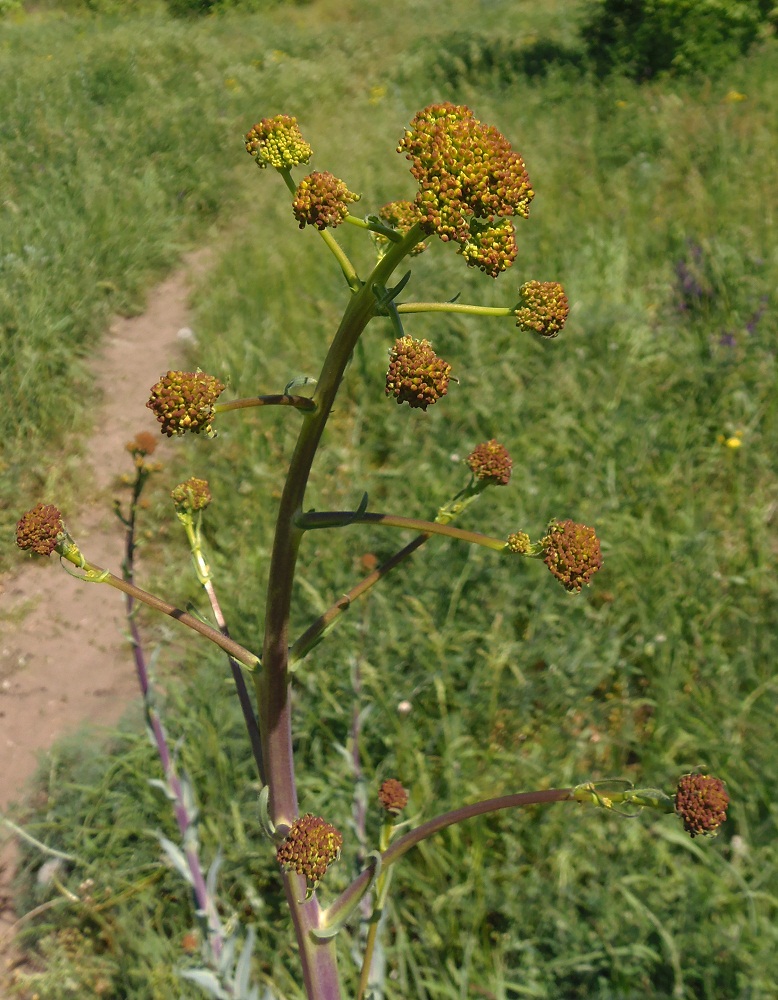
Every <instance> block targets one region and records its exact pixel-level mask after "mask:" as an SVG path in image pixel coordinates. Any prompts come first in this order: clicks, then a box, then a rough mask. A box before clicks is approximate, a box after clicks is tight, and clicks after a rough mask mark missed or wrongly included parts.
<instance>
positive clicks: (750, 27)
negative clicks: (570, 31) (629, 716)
mask: <svg viewBox="0 0 778 1000" xmlns="http://www.w3.org/2000/svg"><path fill="white" fill-rule="evenodd" d="M772 20H774V4H773V2H772V0H593V2H592V3H591V4H590V7H589V9H588V12H587V14H586V18H585V21H584V24H583V27H582V38H583V40H584V44H585V45H586V49H587V52H588V54H589V57H590V59H591V60H592V63H593V65H594V67H595V70H596V72H597V73H598V74H599V75H601V76H604V75H607V74H608V73H611V72H614V71H615V72H620V73H623V74H624V75H625V76H628V77H631V78H633V79H636V80H646V79H649V78H650V77H653V76H656V74H657V73H693V72H698V71H702V72H705V73H710V72H715V71H717V70H719V69H720V68H721V67H722V66H724V65H725V64H726V63H728V62H730V61H731V60H732V59H735V58H737V56H739V55H742V54H743V53H745V52H746V51H747V50H748V49H749V48H750V46H751V45H752V44H753V43H754V42H755V41H756V40H757V39H758V38H759V37H760V34H762V33H763V32H767V31H768V30H769V28H770V23H771V21H772Z"/></svg>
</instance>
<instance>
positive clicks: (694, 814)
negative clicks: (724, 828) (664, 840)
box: [675, 774, 729, 837]
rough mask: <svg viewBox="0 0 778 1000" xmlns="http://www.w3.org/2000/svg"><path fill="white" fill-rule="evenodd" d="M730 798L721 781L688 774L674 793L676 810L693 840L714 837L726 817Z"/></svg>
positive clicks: (705, 776) (707, 776)
mask: <svg viewBox="0 0 778 1000" xmlns="http://www.w3.org/2000/svg"><path fill="white" fill-rule="evenodd" d="M728 805H729V795H728V794H727V790H726V788H725V787H724V782H723V781H721V779H720V778H711V777H710V776H709V775H707V774H685V775H684V776H683V777H682V778H681V780H680V781H679V782H678V787H677V789H676V792H675V811H676V812H677V813H678V815H679V816H680V817H681V819H682V820H683V826H684V829H685V830H686V832H687V833H688V834H689V836H691V837H697V836H699V834H701V833H702V834H706V833H707V834H712V833H715V832H716V830H718V828H719V827H720V826H721V824H722V823H723V822H724V820H725V819H726V818H727V806H728Z"/></svg>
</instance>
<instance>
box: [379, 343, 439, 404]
mask: <svg viewBox="0 0 778 1000" xmlns="http://www.w3.org/2000/svg"><path fill="white" fill-rule="evenodd" d="M450 377H451V365H450V364H448V363H447V362H446V361H443V359H442V358H439V357H438V356H437V354H436V353H435V352H434V351H433V349H432V347H431V346H430V343H429V341H428V340H414V339H413V337H400V338H399V339H398V340H396V341H395V343H394V347H393V348H392V349H391V351H390V352H389V370H388V371H387V373H386V395H387V396H395V397H396V398H397V402H398V403H407V404H408V405H409V406H412V407H414V408H416V407H420V408H421V409H422V410H426V409H427V407H428V406H431V405H432V403H434V402H436V401H437V400H438V399H440V398H441V396H445V395H446V393H447V392H448V383H449V380H450Z"/></svg>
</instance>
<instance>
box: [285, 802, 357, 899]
mask: <svg viewBox="0 0 778 1000" xmlns="http://www.w3.org/2000/svg"><path fill="white" fill-rule="evenodd" d="M342 846H343V837H342V836H341V834H340V833H339V831H338V830H336V828H335V827H334V826H332V824H331V823H327V822H326V821H325V820H323V819H322V818H321V817H320V816H313V815H312V814H311V813H306V815H305V816H301V817H300V818H299V819H296V820H295V821H294V823H292V826H291V827H290V829H289V833H288V834H287V835H286V837H285V838H284V839H283V841H282V842H281V843H280V844H279V845H278V850H277V851H276V859H277V860H278V863H279V864H280V865H282V866H283V867H284V868H285V869H286V870H287V871H294V872H297V874H298V875H304V876H305V878H306V879H307V881H308V883H309V885H310V886H312V887H313V888H314V889H315V888H316V886H317V885H318V884H319V882H320V881H321V880H322V879H323V878H324V875H325V873H326V871H327V869H328V868H329V866H330V865H331V864H332V863H333V862H334V861H337V860H338V858H339V857H340V849H341V847H342Z"/></svg>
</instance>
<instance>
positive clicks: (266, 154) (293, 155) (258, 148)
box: [246, 115, 313, 170]
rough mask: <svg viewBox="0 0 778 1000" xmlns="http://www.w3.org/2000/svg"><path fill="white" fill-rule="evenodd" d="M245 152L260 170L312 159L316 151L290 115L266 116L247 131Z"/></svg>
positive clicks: (281, 167) (279, 167) (287, 167)
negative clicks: (304, 137)
mask: <svg viewBox="0 0 778 1000" xmlns="http://www.w3.org/2000/svg"><path fill="white" fill-rule="evenodd" d="M246 152H247V153H249V154H250V155H251V156H253V157H254V159H255V160H256V161H257V166H258V167H260V168H261V169H264V168H265V167H275V168H276V170H284V169H289V168H290V167H295V166H297V165H298V164H300V163H307V162H308V160H310V158H311V155H312V154H313V150H312V149H311V147H310V146H309V145H308V143H307V142H306V141H305V139H303V137H302V134H301V132H300V129H299V128H298V126H297V119H296V118H292V117H291V116H290V115H276V116H275V117H274V118H263V119H262V121H260V122H258V123H257V124H256V125H255V126H254V127H253V128H252V129H250V130H249V131H248V132H247V133H246Z"/></svg>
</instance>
